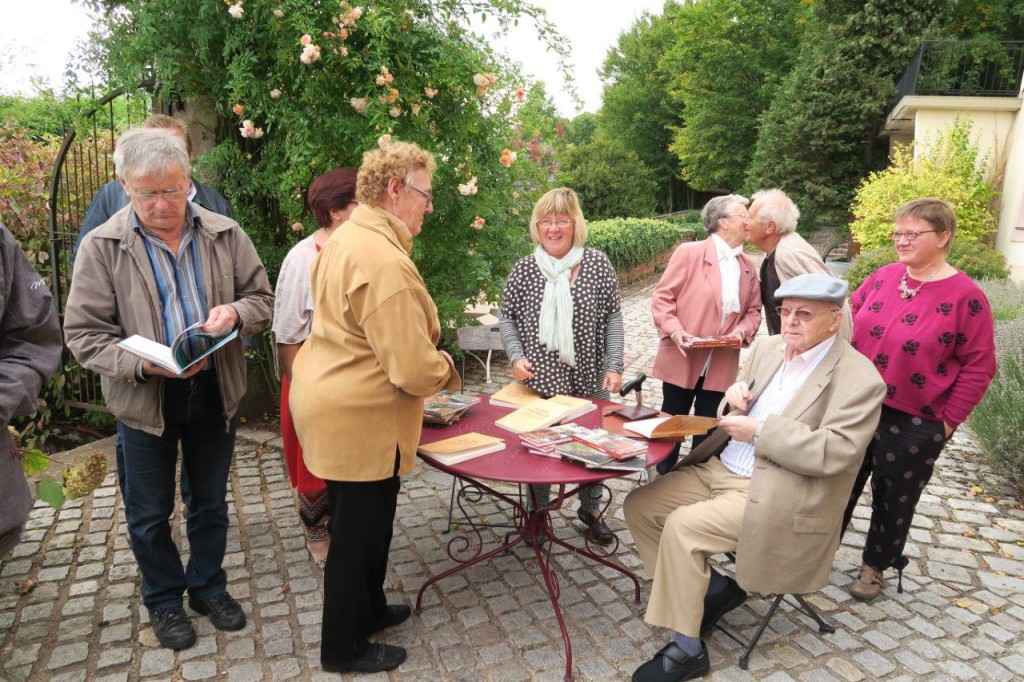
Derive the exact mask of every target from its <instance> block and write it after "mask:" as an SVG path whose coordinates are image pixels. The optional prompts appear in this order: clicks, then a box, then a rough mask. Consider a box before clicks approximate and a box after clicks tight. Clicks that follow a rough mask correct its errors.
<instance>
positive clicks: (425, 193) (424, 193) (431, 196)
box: [406, 185, 434, 204]
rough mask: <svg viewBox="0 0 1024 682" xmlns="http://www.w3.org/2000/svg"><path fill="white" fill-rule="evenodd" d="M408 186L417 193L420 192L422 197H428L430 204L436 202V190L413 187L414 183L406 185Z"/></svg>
mask: <svg viewBox="0 0 1024 682" xmlns="http://www.w3.org/2000/svg"><path fill="white" fill-rule="evenodd" d="M406 187H408V188H409V189H411V190H412V191H413V192H416V194H419V195H420V196H421V197H423V198H424V199H426V200H427V203H428V204H432V203H434V192H433V191H429V192H428V191H426V190H422V189H420V188H419V187H413V186H412V185H406Z"/></svg>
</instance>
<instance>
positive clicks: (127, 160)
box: [114, 128, 191, 183]
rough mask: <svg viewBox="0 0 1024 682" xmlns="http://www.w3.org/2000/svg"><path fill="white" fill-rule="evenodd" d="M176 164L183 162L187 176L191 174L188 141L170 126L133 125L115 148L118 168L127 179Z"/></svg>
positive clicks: (115, 160) (121, 175)
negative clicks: (168, 127) (141, 126)
mask: <svg viewBox="0 0 1024 682" xmlns="http://www.w3.org/2000/svg"><path fill="white" fill-rule="evenodd" d="M173 165H178V166H180V167H181V172H182V173H184V174H185V177H186V178H187V177H189V175H190V174H191V169H190V166H189V162H188V150H187V149H186V148H185V142H184V141H183V140H182V139H181V138H180V137H179V136H178V135H175V134H174V132H172V131H171V130H168V129H166V128H130V129H129V130H126V131H125V132H124V133H123V134H122V135H121V137H120V138H118V140H117V146H116V147H115V148H114V169H115V170H116V171H117V177H118V179H120V180H123V181H124V182H126V183H127V182H131V181H132V180H133V179H134V178H140V177H142V176H144V175H149V174H150V173H158V172H161V171H166V170H167V169H168V168H169V167H171V166H173Z"/></svg>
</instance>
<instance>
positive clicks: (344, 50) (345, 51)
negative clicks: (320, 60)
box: [338, 45, 348, 57]
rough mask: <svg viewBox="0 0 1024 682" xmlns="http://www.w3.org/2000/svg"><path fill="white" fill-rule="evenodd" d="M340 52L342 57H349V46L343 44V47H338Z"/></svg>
mask: <svg viewBox="0 0 1024 682" xmlns="http://www.w3.org/2000/svg"><path fill="white" fill-rule="evenodd" d="M338 54H339V55H341V56H342V57H347V56H348V48H347V47H345V46H344V45H342V46H341V47H339V48H338Z"/></svg>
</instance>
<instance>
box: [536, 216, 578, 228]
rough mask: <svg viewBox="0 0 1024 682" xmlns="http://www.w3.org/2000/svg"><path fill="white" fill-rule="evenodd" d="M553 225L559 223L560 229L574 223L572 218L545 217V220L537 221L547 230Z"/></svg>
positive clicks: (539, 225) (538, 225)
mask: <svg viewBox="0 0 1024 682" xmlns="http://www.w3.org/2000/svg"><path fill="white" fill-rule="evenodd" d="M552 225H557V226H558V227H559V228H560V229H563V230H564V229H565V228H567V227H569V226H570V225H572V220H570V219H569V218H559V219H558V220H552V219H551V218H545V219H544V220H538V221H537V227H542V228H544V229H545V230H546V229H548V228H549V227H551V226H552Z"/></svg>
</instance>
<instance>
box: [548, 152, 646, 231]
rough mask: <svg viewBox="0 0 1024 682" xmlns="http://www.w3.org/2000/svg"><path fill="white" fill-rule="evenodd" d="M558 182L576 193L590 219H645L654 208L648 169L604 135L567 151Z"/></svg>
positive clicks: (634, 154)
mask: <svg viewBox="0 0 1024 682" xmlns="http://www.w3.org/2000/svg"><path fill="white" fill-rule="evenodd" d="M559 180H560V182H561V183H562V184H564V185H566V186H568V187H572V188H573V189H574V190H576V193H577V194H579V196H580V207H581V208H582V209H583V212H584V215H586V216H587V218H588V219H590V220H602V219H605V218H617V217H620V216H637V217H648V216H652V215H654V209H655V207H656V206H657V198H656V194H655V193H656V192H657V181H655V179H654V177H653V174H652V172H651V170H650V169H649V168H647V166H645V165H644V163H643V161H641V160H640V157H639V156H637V154H636V152H634V151H633V150H632V149H629V148H627V147H625V146H623V145H622V144H621V143H619V142H618V141H612V140H610V139H608V138H606V137H604V136H603V135H598V136H597V137H596V138H595V139H594V141H593V142H590V143H588V144H583V145H578V146H575V147H572V148H570V149H569V150H568V151H567V152H566V154H565V156H564V163H563V165H562V167H561V172H560V174H559Z"/></svg>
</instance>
